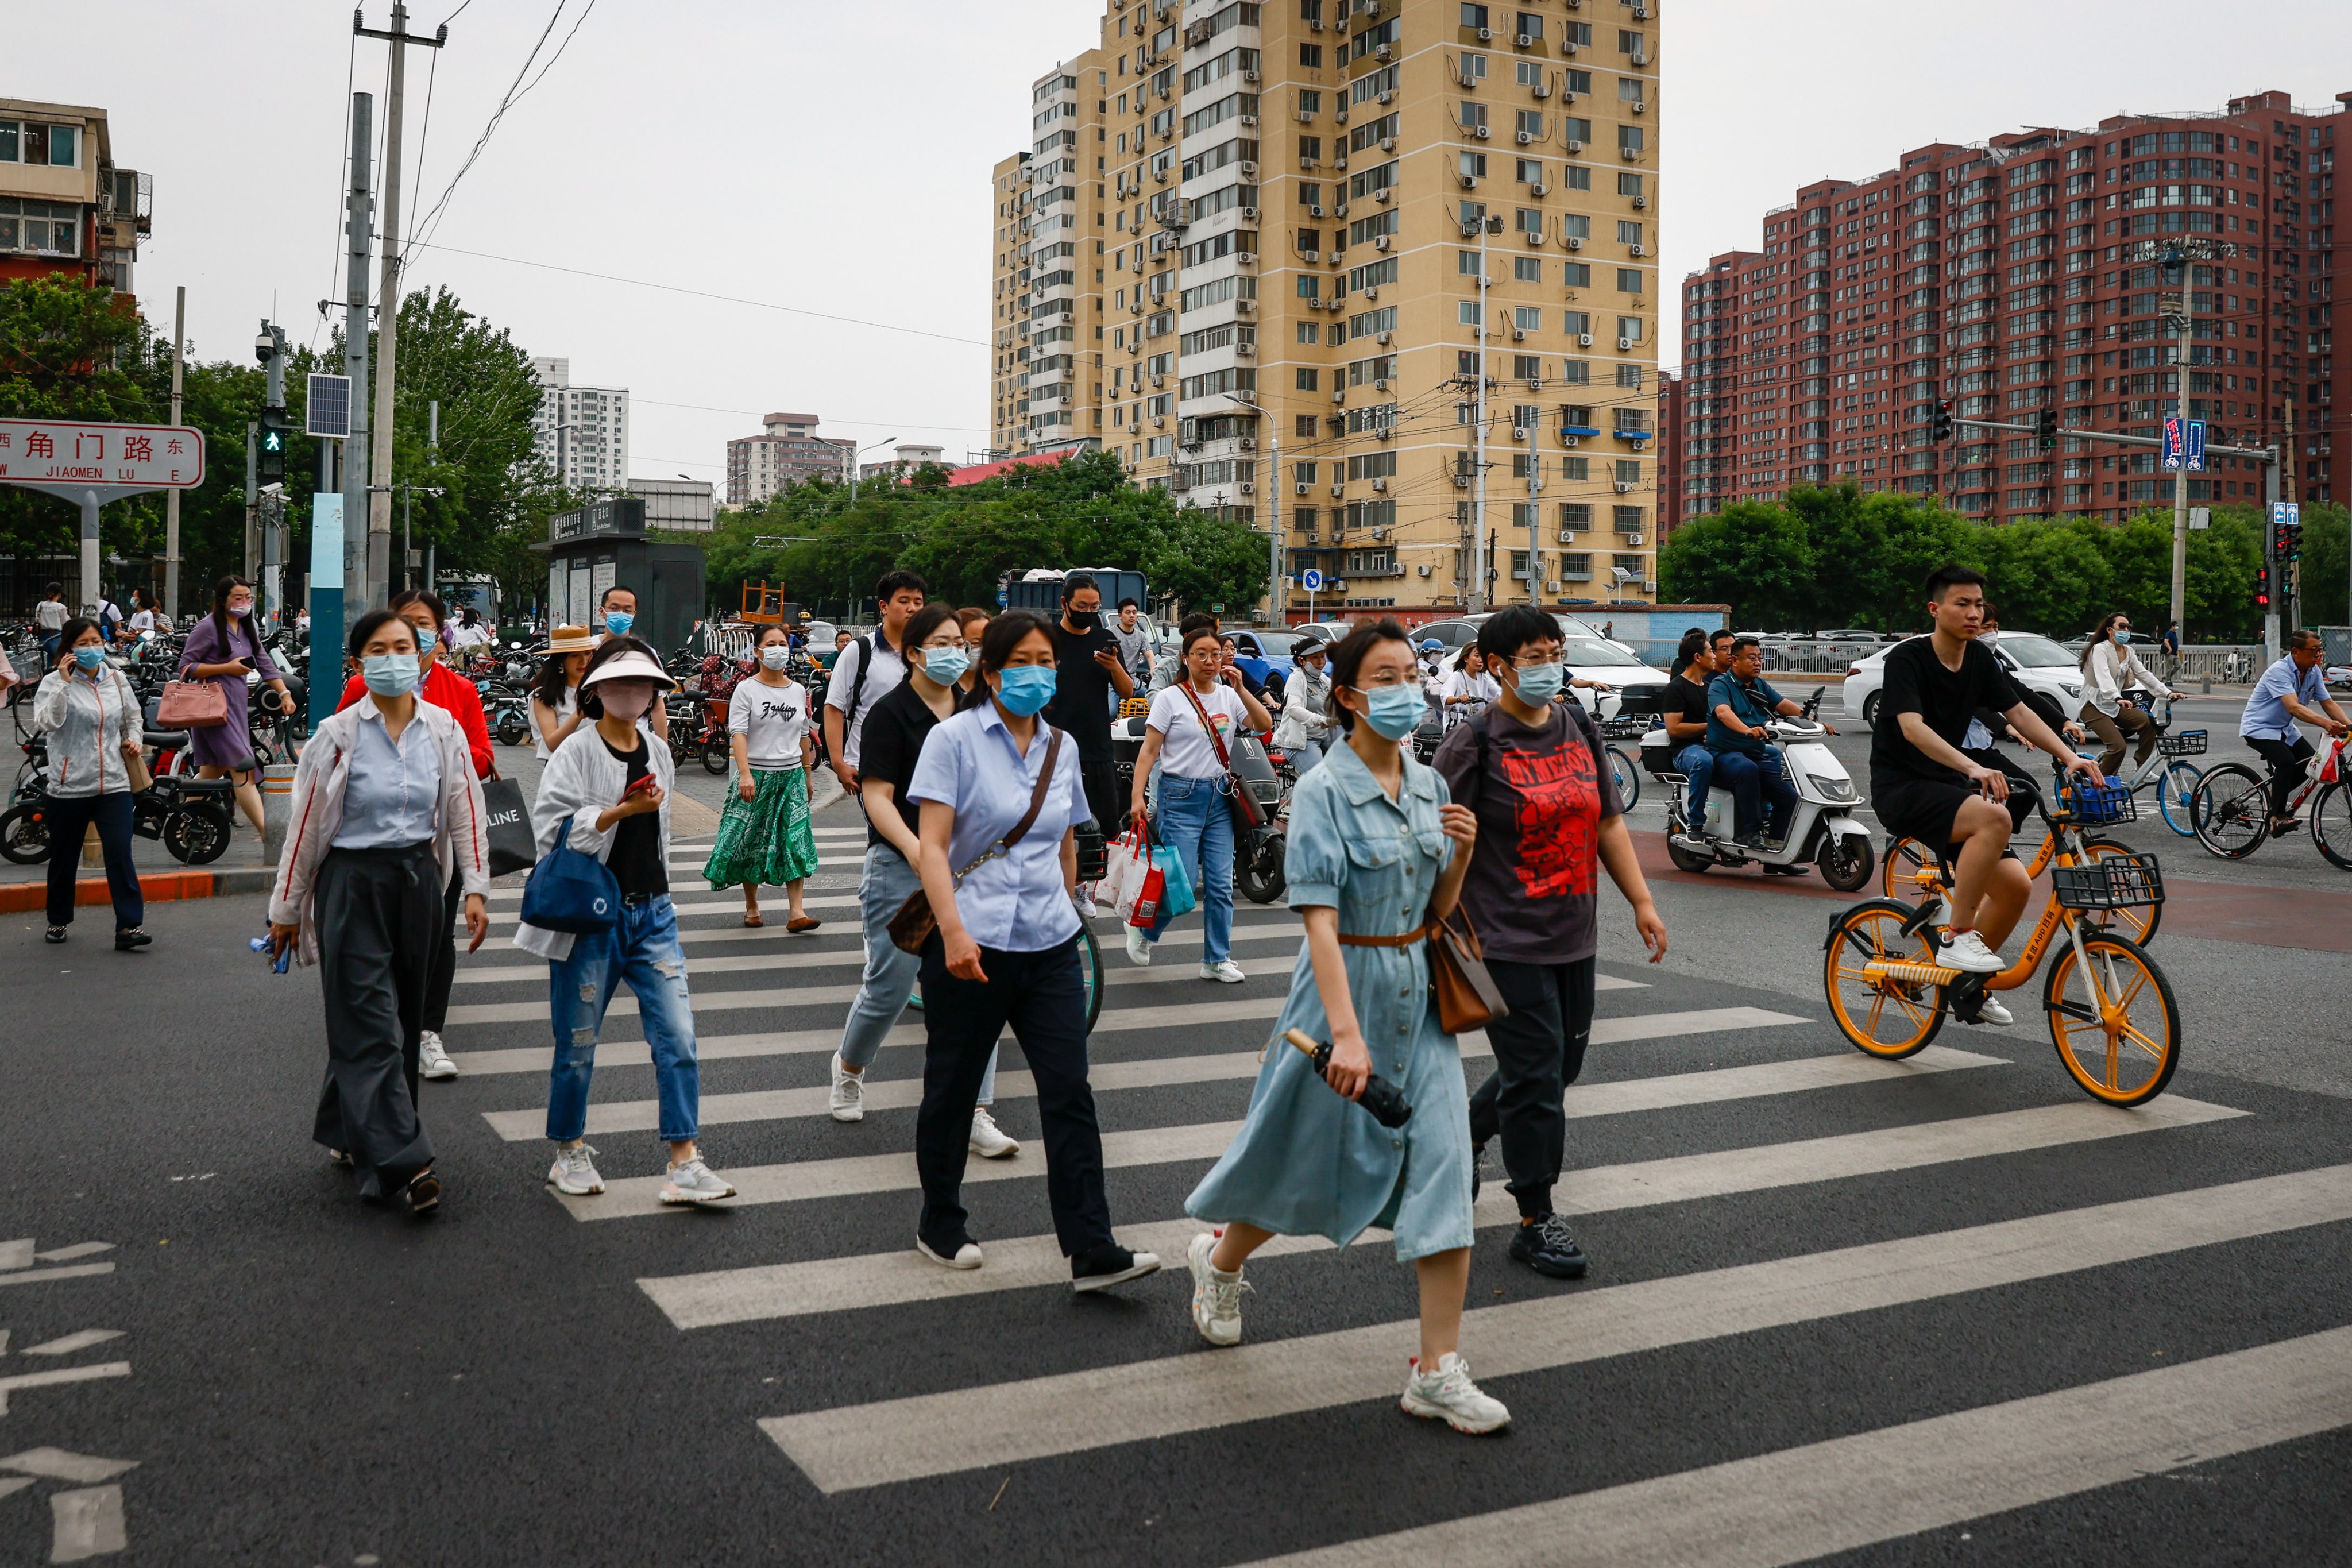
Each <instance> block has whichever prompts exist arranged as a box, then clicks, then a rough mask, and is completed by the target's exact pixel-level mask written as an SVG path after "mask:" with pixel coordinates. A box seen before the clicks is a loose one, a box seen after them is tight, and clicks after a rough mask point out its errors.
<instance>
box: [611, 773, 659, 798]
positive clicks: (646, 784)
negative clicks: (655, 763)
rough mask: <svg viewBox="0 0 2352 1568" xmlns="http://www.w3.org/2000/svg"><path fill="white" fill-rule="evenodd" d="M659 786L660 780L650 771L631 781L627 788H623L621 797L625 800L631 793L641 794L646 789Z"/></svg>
mask: <svg viewBox="0 0 2352 1568" xmlns="http://www.w3.org/2000/svg"><path fill="white" fill-rule="evenodd" d="M660 786H661V781H660V780H659V779H656V777H654V775H653V774H651V773H646V774H644V775H642V776H640V777H639V778H637V779H636V780H635V782H634V783H632V784H630V785H629V787H628V788H626V789H625V790H623V791H622V792H621V798H622V799H623V800H626V799H628V798H629V797H630V796H631V795H643V794H645V793H646V791H648V790H652V789H658V788H659V787H660Z"/></svg>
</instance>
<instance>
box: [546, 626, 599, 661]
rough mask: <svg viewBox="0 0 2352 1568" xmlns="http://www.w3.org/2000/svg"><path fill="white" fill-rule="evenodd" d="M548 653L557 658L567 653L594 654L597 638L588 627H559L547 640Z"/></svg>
mask: <svg viewBox="0 0 2352 1568" xmlns="http://www.w3.org/2000/svg"><path fill="white" fill-rule="evenodd" d="M547 651H548V653H549V654H550V655H551V657H556V658H561V657H562V655H564V654H567V653H594V652H595V651H596V638H595V637H594V635H593V634H592V633H591V632H590V631H589V630H588V628H587V627H586V626H558V627H556V628H555V630H554V632H553V633H552V634H551V636H550V637H548V639H547Z"/></svg>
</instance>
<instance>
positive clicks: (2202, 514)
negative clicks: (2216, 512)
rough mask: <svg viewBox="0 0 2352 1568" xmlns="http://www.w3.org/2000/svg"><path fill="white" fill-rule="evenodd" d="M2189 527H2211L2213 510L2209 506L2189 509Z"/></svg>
mask: <svg viewBox="0 0 2352 1568" xmlns="http://www.w3.org/2000/svg"><path fill="white" fill-rule="evenodd" d="M2212 526H2213V509H2212V508H2211V507H2210V506H2192V507H2190V508H2189V527H2190V528H2191V529H2200V528H2210V527H2212Z"/></svg>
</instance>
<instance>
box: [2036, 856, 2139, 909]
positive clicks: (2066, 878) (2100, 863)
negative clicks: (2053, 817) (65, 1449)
mask: <svg viewBox="0 0 2352 1568" xmlns="http://www.w3.org/2000/svg"><path fill="white" fill-rule="evenodd" d="M2050 892H2051V896H2052V897H2053V898H2054V899H2056V900H2058V901H2059V903H2061V904H2063V905H2064V906H2065V907H2066V908H2067V909H2070V910H2123V909H2137V908H2139V907H2140V906H2142V905H2147V904H2160V903H2162V902H2164V874H2163V873H2162V872H2160V871H2158V869H2157V868H2156V862H2155V861H2154V860H2152V859H2149V858H2146V857H2144V856H2139V855H2110V856H2108V857H2107V858H2105V859H2102V860H2094V861H2093V862H2091V864H2089V865H2087V866H2053V867H2052V868H2050Z"/></svg>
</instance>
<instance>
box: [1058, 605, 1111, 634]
mask: <svg viewBox="0 0 2352 1568" xmlns="http://www.w3.org/2000/svg"><path fill="white" fill-rule="evenodd" d="M1062 617H1063V618H1064V619H1065V620H1066V621H1068V622H1069V623H1070V625H1072V626H1076V627H1077V628H1078V630H1080V631H1082V632H1090V631H1092V630H1094V629H1095V627H1096V626H1099V625H1100V624H1101V623H1102V612H1101V611H1099V610H1064V611H1063V612H1062Z"/></svg>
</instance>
